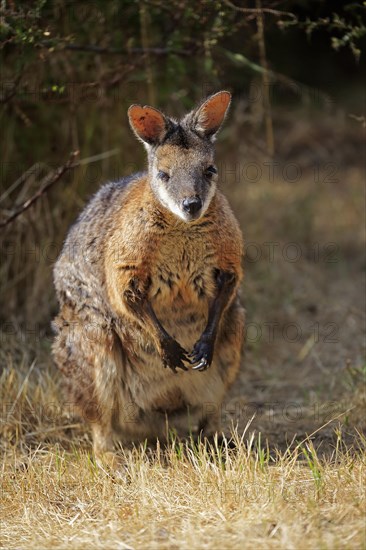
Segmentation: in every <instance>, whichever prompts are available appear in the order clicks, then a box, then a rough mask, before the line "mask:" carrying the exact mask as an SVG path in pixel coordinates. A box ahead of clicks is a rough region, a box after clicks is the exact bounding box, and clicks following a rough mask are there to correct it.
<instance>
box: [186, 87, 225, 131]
mask: <svg viewBox="0 0 366 550" xmlns="http://www.w3.org/2000/svg"><path fill="white" fill-rule="evenodd" d="M230 101H231V94H230V93H229V92H226V91H222V92H218V93H217V94H214V95H212V96H211V97H209V98H208V99H207V100H206V101H205V102H204V103H203V104H202V105H201V106H200V107H198V109H196V111H194V112H193V113H192V114H191V115H190V117H191V120H192V123H191V128H192V129H193V130H194V131H195V132H196V133H197V134H199V135H201V136H202V137H206V138H209V139H211V140H213V138H214V136H215V134H216V133H217V132H218V131H219V129H220V126H221V124H222V123H223V122H224V120H225V116H226V113H227V111H228V108H229V105H230Z"/></svg>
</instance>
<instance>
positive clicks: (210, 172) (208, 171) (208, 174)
mask: <svg viewBox="0 0 366 550" xmlns="http://www.w3.org/2000/svg"><path fill="white" fill-rule="evenodd" d="M214 174H217V170H216V168H215V166H213V165H211V166H209V167H208V168H206V170H205V178H207V179H209V180H210V179H211V178H212V176H213V175H214Z"/></svg>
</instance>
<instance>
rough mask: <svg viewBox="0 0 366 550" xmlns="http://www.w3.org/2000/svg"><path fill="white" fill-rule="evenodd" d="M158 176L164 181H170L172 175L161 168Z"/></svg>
mask: <svg viewBox="0 0 366 550" xmlns="http://www.w3.org/2000/svg"><path fill="white" fill-rule="evenodd" d="M158 178H159V179H161V180H162V181H169V178H170V176H169V174H167V173H166V172H163V171H162V170H159V172H158Z"/></svg>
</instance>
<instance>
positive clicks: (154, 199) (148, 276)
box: [53, 91, 244, 458]
mask: <svg viewBox="0 0 366 550" xmlns="http://www.w3.org/2000/svg"><path fill="white" fill-rule="evenodd" d="M230 100H231V96H230V94H229V92H226V91H222V92H219V93H216V94H214V95H212V96H210V97H209V98H208V99H207V100H206V101H205V102H204V103H202V104H201V105H200V106H198V107H197V108H196V109H195V110H193V111H192V112H190V113H189V114H187V115H186V116H185V117H184V118H183V119H182V120H181V121H179V122H177V121H175V120H173V119H171V118H168V117H167V116H165V115H164V114H163V113H161V112H160V111H158V110H156V109H154V108H153V107H148V106H145V107H142V106H140V105H132V106H131V107H130V108H129V110H128V117H129V122H130V125H131V127H132V129H133V131H134V132H135V134H136V136H137V137H138V138H139V139H140V140H141V141H142V142H143V144H144V145H145V147H146V149H147V154H148V171H147V173H138V174H134V175H133V176H130V177H127V178H124V179H122V180H120V181H117V182H113V183H108V184H106V185H105V186H104V187H102V188H101V189H100V190H99V192H98V193H97V194H96V195H95V196H94V197H93V198H92V199H91V201H90V202H89V204H88V205H87V206H86V208H85V210H84V211H83V212H82V213H81V215H80V216H79V218H78V220H77V222H76V223H75V224H74V225H73V226H72V228H71V229H70V232H69V234H68V236H67V239H66V242H65V244H64V247H63V250H62V252H61V254H60V256H59V258H58V260H57V263H56V265H55V269H54V280H55V286H56V290H57V296H58V300H59V303H60V311H59V314H58V316H57V317H56V319H55V321H54V327H55V330H56V333H57V335H56V339H55V342H54V345H53V353H54V358H55V361H56V363H57V366H58V367H59V368H60V369H61V371H62V372H63V374H64V375H65V377H64V381H65V383H66V389H67V390H68V393H69V402H71V403H73V404H74V405H75V407H76V410H78V411H79V412H80V413H81V415H82V416H83V417H84V418H86V419H87V420H88V421H89V422H90V423H91V427H92V435H93V447H94V452H95V454H96V456H97V458H98V457H100V458H103V456H108V455H110V456H115V455H114V452H113V449H114V448H115V447H114V445H115V444H116V443H118V442H133V441H139V440H144V439H148V440H153V439H155V440H156V439H157V438H161V439H163V440H164V439H166V436H167V432H169V430H170V429H172V430H173V433H177V434H178V435H179V434H181V435H188V434H192V433H197V432H198V433H200V432H202V434H205V435H212V434H213V433H215V432H216V431H217V430H218V429H219V426H220V424H219V420H220V413H221V410H220V409H221V404H222V401H223V399H224V396H225V394H226V392H227V389H228V388H229V386H230V385H231V384H232V383H233V382H234V380H235V378H236V376H237V373H238V370H239V366H240V355H241V344H242V336H243V329H244V310H243V308H242V307H241V305H240V301H239V298H238V288H239V285H240V282H241V279H242V268H241V257H242V251H243V243H242V235H241V231H240V228H239V225H238V222H237V221H236V219H235V217H234V215H233V213H232V211H231V209H230V207H229V205H228V203H227V201H226V199H225V197H224V196H223V195H222V194H221V192H220V191H219V190H218V189H217V179H218V171H217V168H216V167H215V162H214V147H213V143H214V140H215V136H216V133H217V132H218V130H219V128H220V126H221V124H222V122H223V120H224V118H225V115H226V112H227V110H228V107H229V104H230ZM164 367H167V368H164Z"/></svg>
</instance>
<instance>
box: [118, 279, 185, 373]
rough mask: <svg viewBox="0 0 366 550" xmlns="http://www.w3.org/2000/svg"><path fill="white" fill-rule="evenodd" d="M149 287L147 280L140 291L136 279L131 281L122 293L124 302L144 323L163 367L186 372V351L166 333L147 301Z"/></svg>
mask: <svg viewBox="0 0 366 550" xmlns="http://www.w3.org/2000/svg"><path fill="white" fill-rule="evenodd" d="M150 285H151V281H150V280H149V279H148V280H147V282H146V285H145V288H144V291H141V290H140V288H139V281H138V279H137V278H133V279H131V283H130V288H129V289H128V290H126V291H125V293H124V296H125V299H126V302H127V304H128V306H129V308H130V309H131V310H132V311H133V312H134V313H135V314H136V315H137V317H138V318H139V319H140V320H142V321H145V323H146V325H147V326H148V327H149V328H150V330H151V333H152V336H153V338H154V340H155V342H156V344H157V346H158V348H159V351H160V353H161V357H162V361H163V365H164V367H169V368H171V369H172V370H173V372H177V370H176V369H177V368H180V369H182V370H188V369H187V367H186V366H185V365H184V361H186V362H188V363H189V362H190V361H189V359H188V354H187V352H186V350H185V349H183V348H182V346H181V345H180V344H178V342H177V341H176V340H174V338H172V336H170V334H168V333H167V331H166V330H165V328H164V327H163V325H162V324H161V323H160V321H159V319H158V318H157V317H156V314H155V311H154V309H153V307H152V305H151V303H150V302H149V300H148V299H147V291H148V288H149V286H150Z"/></svg>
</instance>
